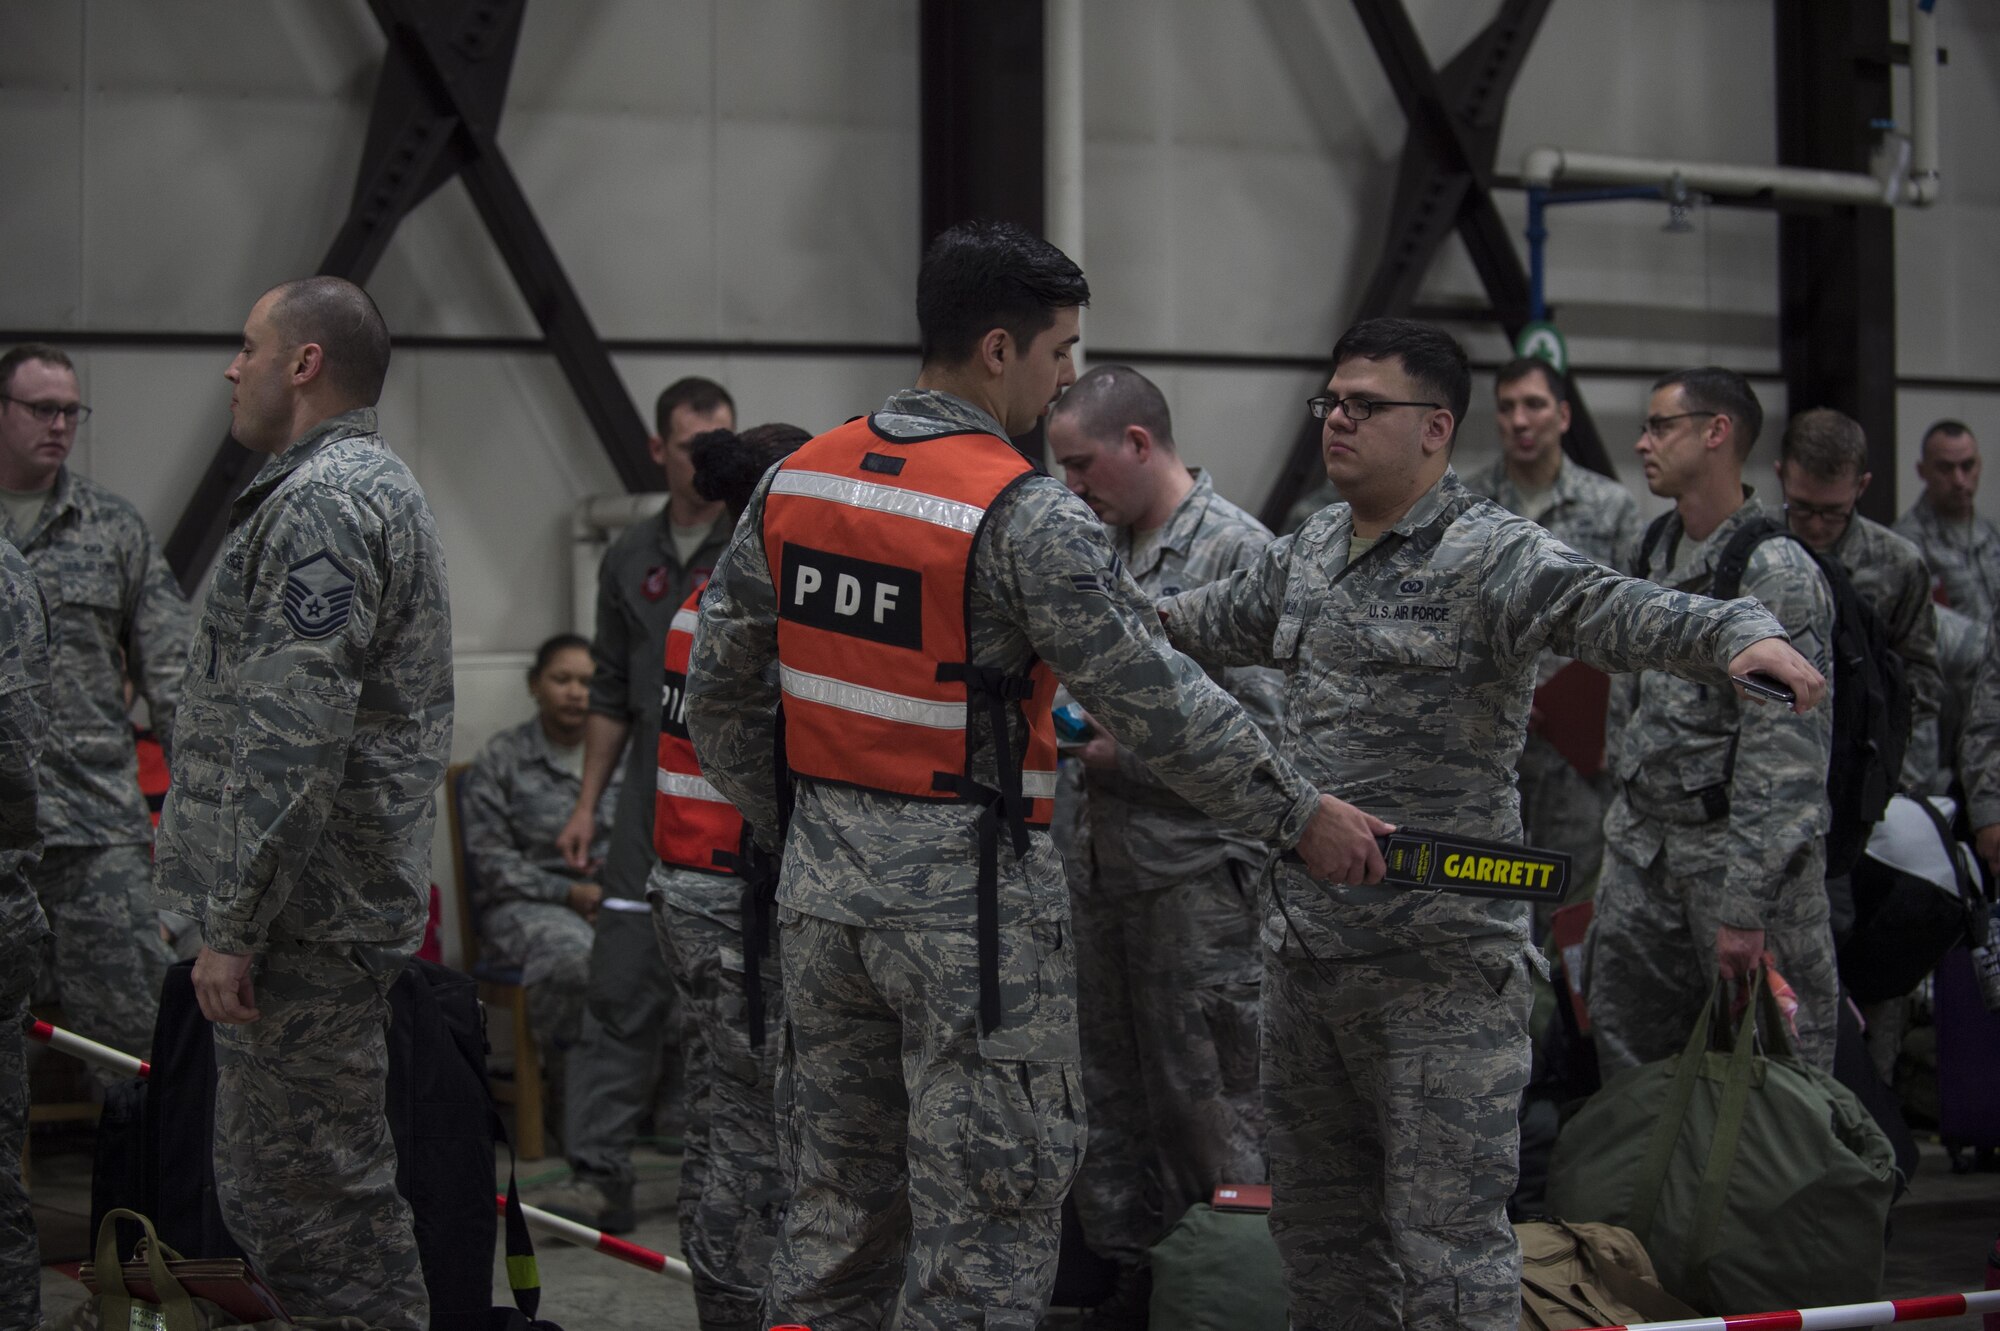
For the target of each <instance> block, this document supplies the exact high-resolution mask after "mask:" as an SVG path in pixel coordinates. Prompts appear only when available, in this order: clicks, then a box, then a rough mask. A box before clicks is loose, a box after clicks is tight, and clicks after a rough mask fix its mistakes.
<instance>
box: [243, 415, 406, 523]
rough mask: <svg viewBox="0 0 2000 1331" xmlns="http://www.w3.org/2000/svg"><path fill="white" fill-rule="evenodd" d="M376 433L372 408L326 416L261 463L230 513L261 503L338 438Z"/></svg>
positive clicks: (246, 511)
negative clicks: (260, 466) (254, 476)
mask: <svg viewBox="0 0 2000 1331" xmlns="http://www.w3.org/2000/svg"><path fill="white" fill-rule="evenodd" d="M374 433H376V425H375V408H373V407H356V408H355V409H354V410H353V411H343V412H341V413H340V414H339V415H337V416H329V417H327V418H326V419H325V420H323V421H321V422H320V423H319V424H317V425H315V426H313V427H312V428H311V429H309V430H307V431H306V432H305V433H304V434H302V435H300V436H299V437H298V438H297V439H294V440H293V441H292V442H291V443H290V444H289V445H287V446H286V448H285V451H284V452H282V453H280V454H278V455H277V456H276V457H274V458H271V459H270V460H269V461H267V462H265V463H264V465H263V467H262V468H260V469H259V470H258V472H257V476H256V479H255V480H253V481H251V482H250V485H249V487H248V488H247V489H245V490H244V491H243V493H242V494H240V495H238V496H237V497H236V503H235V504H234V505H232V506H231V510H230V512H231V516H233V517H241V516H242V515H243V514H245V513H248V512H249V511H250V510H251V509H254V508H255V507H257V505H259V504H261V503H263V502H264V497H265V496H266V495H268V494H270V493H271V491H273V490H275V489H277V488H278V486H279V485H281V484H283V483H284V480H285V478H286V477H288V476H290V475H291V474H292V473H293V472H295V471H297V470H298V469H299V468H300V467H303V466H304V465H305V464H306V463H307V462H308V461H309V460H310V459H311V458H312V457H313V456H314V455H315V454H317V453H318V452H319V451H320V450H321V449H323V448H325V447H327V446H328V445H329V444H333V443H337V442H339V441H340V440H342V439H354V438H358V437H361V436H365V435H372V434H374Z"/></svg>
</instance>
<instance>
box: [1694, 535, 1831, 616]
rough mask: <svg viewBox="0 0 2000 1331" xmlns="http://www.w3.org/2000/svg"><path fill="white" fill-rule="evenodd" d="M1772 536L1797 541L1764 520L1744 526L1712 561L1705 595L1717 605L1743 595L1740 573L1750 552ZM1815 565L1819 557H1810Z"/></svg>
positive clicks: (1802, 543) (1810, 550) (1747, 563)
mask: <svg viewBox="0 0 2000 1331" xmlns="http://www.w3.org/2000/svg"><path fill="white" fill-rule="evenodd" d="M1774 536H1782V537H1785V538H1786V539H1787V540H1793V541H1798V537H1796V536H1793V535H1792V534H1791V533H1790V532H1788V531H1786V530H1785V529H1784V528H1783V527H1780V526H1779V525H1778V524H1777V523H1775V522H1773V521H1771V520H1770V519H1769V518H1765V519H1763V520H1761V521H1759V522H1752V523H1747V524H1745V526H1744V527H1743V530H1741V531H1739V532H1737V533H1736V534H1735V535H1734V536H1732V537H1730V538H1729V544H1728V545H1725V546H1723V547H1722V553H1721V554H1719V555H1717V556H1716V558H1715V564H1714V566H1713V568H1712V570H1711V576H1710V578H1709V582H1708V594H1709V595H1710V596H1712V597H1714V598H1715V599H1716V600H1718V601H1733V600H1735V599H1736V598H1737V597H1738V596H1741V595H1742V594H1743V573H1744V570H1746V569H1748V568H1749V567H1750V552H1751V551H1753V550H1755V549H1756V548H1757V547H1758V546H1760V545H1762V544H1763V543H1764V542H1766V541H1768V540H1770V539H1771V538H1772V537H1774ZM1799 545H1800V546H1801V547H1802V548H1804V549H1805V550H1806V553H1808V554H1812V548H1811V547H1810V546H1807V545H1806V543H1805V542H1804V541H1799ZM1813 562H1814V563H1815V564H1817V563H1818V562H1819V557H1818V556H1817V555H1814V556H1813Z"/></svg>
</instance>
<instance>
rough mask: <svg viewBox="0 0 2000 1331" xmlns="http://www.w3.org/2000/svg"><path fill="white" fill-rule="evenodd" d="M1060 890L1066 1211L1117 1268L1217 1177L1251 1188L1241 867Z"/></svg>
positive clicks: (1249, 1029) (1254, 1113) (1255, 1147)
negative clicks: (1070, 1183) (1072, 1106)
mask: <svg viewBox="0 0 2000 1331" xmlns="http://www.w3.org/2000/svg"><path fill="white" fill-rule="evenodd" d="M1147 886H1148V887H1149V888H1150V889H1151V890H1145V891H1132V890H1126V889H1127V887H1128V885H1126V884H1122V883H1118V882H1114V881H1112V880H1111V879H1110V878H1109V877H1108V876H1107V875H1105V874H1102V873H1100V874H1099V875H1098V876H1097V877H1096V878H1095V879H1094V880H1093V881H1092V882H1091V883H1090V884H1089V885H1088V886H1087V887H1083V888H1080V889H1079V890H1075V891H1073V892H1072V894H1071V897H1070V915H1071V923H1072V925H1073V928H1074V931H1075V932H1074V936H1075V939H1076V984H1077V1010H1078V1024H1079V1026H1080V1028H1081V1033H1082V1049H1083V1095H1084V1102H1085V1104H1086V1105H1087V1106H1088V1107H1089V1111H1090V1138H1089V1144H1090V1149H1089V1150H1088V1151H1087V1152H1086V1153H1085V1155H1084V1160H1083V1168H1082V1170H1081V1171H1080V1172H1079V1173H1078V1174H1077V1179H1076V1209H1077V1215H1078V1217H1079V1219H1081V1220H1082V1222H1083V1231H1084V1235H1085V1237H1087V1238H1088V1239H1089V1241H1090V1246H1091V1247H1092V1248H1093V1249H1095V1250H1096V1251H1097V1252H1099V1253H1101V1254H1103V1255H1104V1256H1106V1257H1111V1258H1114V1259H1116V1260H1118V1261H1120V1262H1123V1263H1126V1264H1128V1265H1137V1264H1139V1263H1141V1262H1143V1261H1144V1260H1145V1254H1146V1250H1147V1249H1148V1248H1150V1247H1152V1245H1153V1244H1155V1243H1157V1242H1158V1241H1159V1240H1160V1239H1161V1237H1162V1236H1164V1235H1165V1233H1166V1232H1167V1230H1168V1229H1170V1228H1171V1227H1172V1226H1173V1225H1174V1223H1175V1222H1176V1221H1178V1220H1179V1219H1180V1217H1181V1215H1182V1214H1183V1213H1184V1212H1185V1211H1186V1210H1187V1209H1188V1207H1190V1206H1192V1205H1194V1204H1195V1203H1196V1202H1204V1201H1207V1200H1208V1199H1209V1197H1210V1196H1211V1195H1212V1194H1213V1193H1214V1191H1215V1189H1216V1187H1217V1186H1219V1185H1221V1184H1224V1183H1262V1182H1263V1181H1264V1106H1263V1098H1262V1091H1261V1090H1260V1088H1259V1087H1258V1084H1257V1019H1258V986H1259V980H1260V974H1261V971H1262V967H1263V956H1262V953H1261V950H1260V946H1259V944H1258V941H1257V929H1258V924H1259V920H1258V911H1257V891H1256V881H1255V877H1254V871H1253V870H1251V869H1250V868H1249V867H1248V866H1246V865H1242V864H1238V863H1224V864H1221V865H1218V866H1216V868H1215V869H1214V870H1213V871H1212V872H1209V873H1205V874H1200V875H1196V876H1193V877H1189V878H1183V879H1181V880H1179V881H1177V882H1168V883H1164V884H1163V883H1160V882H1158V881H1157V880H1155V881H1153V882H1151V883H1149V884H1147Z"/></svg>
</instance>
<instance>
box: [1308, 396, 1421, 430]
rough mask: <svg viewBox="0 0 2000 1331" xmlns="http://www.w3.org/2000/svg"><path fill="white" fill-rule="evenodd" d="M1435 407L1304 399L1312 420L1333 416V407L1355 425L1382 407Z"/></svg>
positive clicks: (1356, 399) (1350, 399) (1349, 399)
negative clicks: (1337, 408)
mask: <svg viewBox="0 0 2000 1331" xmlns="http://www.w3.org/2000/svg"><path fill="white" fill-rule="evenodd" d="M1437 405H1438V404H1437V403H1435V402H1375V401H1371V400H1370V399H1368V398H1365V397H1324V396H1322V397H1309V398H1307V399H1306V410H1307V411H1310V412H1311V413H1312V418H1313V419H1314V420H1316V421H1323V420H1325V419H1326V418H1327V417H1329V416H1331V415H1333V409H1334V408H1335V407H1339V408H1340V409H1341V411H1342V412H1344V413H1345V414H1346V416H1347V419H1349V420H1351V421H1353V422H1355V423H1356V424H1359V423H1360V422H1362V421H1365V420H1367V419H1368V418H1369V417H1370V416H1373V415H1374V414H1375V413H1376V412H1378V411H1380V410H1381V409H1382V408H1384V407H1436V406H1437Z"/></svg>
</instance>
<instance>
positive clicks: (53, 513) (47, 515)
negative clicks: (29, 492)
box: [19, 462, 78, 550]
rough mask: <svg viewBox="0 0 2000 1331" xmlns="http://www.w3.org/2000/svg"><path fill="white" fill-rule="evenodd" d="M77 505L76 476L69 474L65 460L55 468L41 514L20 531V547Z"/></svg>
mask: <svg viewBox="0 0 2000 1331" xmlns="http://www.w3.org/2000/svg"><path fill="white" fill-rule="evenodd" d="M76 507H78V500H77V486H76V478H75V477H74V476H73V475H71V474H70V469H69V464H68V463H67V462H65V463H64V464H63V465H62V466H60V467H57V468H56V479H55V484H54V485H51V486H50V487H49V497H48V500H47V501H46V502H45V503H43V505H42V512H41V516H40V517H38V518H36V519H35V525H34V526H33V527H32V528H30V529H29V530H27V531H24V532H22V533H21V541H20V547H19V548H21V549H23V550H26V549H27V548H28V547H29V546H31V545H33V544H34V543H35V540H36V538H37V537H39V536H40V535H41V534H42V533H43V532H45V531H47V530H48V529H49V528H51V527H53V526H55V525H56V520H57V519H58V518H60V517H61V516H62V515H63V514H64V513H66V512H68V511H69V510H71V509H73V508H76Z"/></svg>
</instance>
